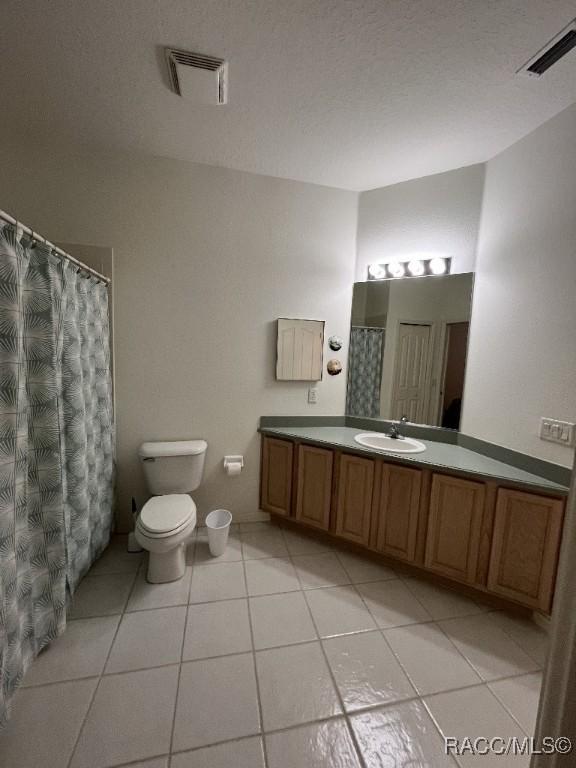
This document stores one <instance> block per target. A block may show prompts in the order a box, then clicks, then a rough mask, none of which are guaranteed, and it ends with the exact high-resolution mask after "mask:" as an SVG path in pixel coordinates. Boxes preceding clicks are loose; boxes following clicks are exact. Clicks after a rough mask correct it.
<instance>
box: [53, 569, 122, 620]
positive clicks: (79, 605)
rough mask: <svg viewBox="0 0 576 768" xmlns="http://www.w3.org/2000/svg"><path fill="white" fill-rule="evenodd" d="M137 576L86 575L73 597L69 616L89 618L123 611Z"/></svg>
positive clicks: (72, 617)
mask: <svg viewBox="0 0 576 768" xmlns="http://www.w3.org/2000/svg"><path fill="white" fill-rule="evenodd" d="M135 578H136V574H135V573H119V574H109V575H104V576H90V575H88V576H86V577H85V578H84V579H83V580H82V581H81V582H80V586H79V587H78V589H77V590H76V592H75V594H74V597H73V598H72V607H71V610H70V611H69V612H68V618H69V619H87V618H90V617H92V616H114V615H116V614H118V613H122V611H123V610H124V607H125V606H126V600H127V599H128V595H129V594H130V590H131V589H132V585H133V584H134V579H135Z"/></svg>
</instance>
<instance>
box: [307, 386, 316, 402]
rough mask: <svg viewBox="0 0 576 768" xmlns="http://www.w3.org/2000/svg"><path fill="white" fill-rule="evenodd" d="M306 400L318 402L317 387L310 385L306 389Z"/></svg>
mask: <svg viewBox="0 0 576 768" xmlns="http://www.w3.org/2000/svg"><path fill="white" fill-rule="evenodd" d="M308 402H309V403H312V404H314V405H315V404H316V403H317V402H318V389H317V388H316V387H310V388H309V390H308Z"/></svg>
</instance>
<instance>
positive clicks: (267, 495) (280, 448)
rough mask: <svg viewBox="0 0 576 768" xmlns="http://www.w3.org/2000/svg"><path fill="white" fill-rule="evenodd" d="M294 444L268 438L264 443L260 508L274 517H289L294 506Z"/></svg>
mask: <svg viewBox="0 0 576 768" xmlns="http://www.w3.org/2000/svg"><path fill="white" fill-rule="evenodd" d="M293 454H294V444H293V443H291V442H290V441H289V440H277V439H276V438H274V437H267V438H266V439H265V440H264V441H263V442H262V471H261V477H260V507H261V508H262V509H264V510H265V511H266V512H271V513H272V514H273V515H283V516H284V517H287V516H288V515H289V514H290V511H291V505H292V463H293Z"/></svg>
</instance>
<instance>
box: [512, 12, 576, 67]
mask: <svg viewBox="0 0 576 768" xmlns="http://www.w3.org/2000/svg"><path fill="white" fill-rule="evenodd" d="M574 47H576V19H575V20H574V21H572V22H571V23H570V24H568V26H567V27H564V29H563V30H562V31H561V32H560V33H559V34H557V35H556V37H554V38H553V39H552V40H550V42H549V43H548V44H547V45H545V46H544V48H541V49H540V50H539V51H538V53H537V54H536V55H535V56H533V57H532V58H531V59H530V60H529V61H527V62H526V64H524V66H523V67H521V68H520V69H519V70H518V74H524V75H530V76H531V77H541V76H542V75H543V74H544V72H546V71H547V70H548V69H550V67H552V66H553V65H554V64H556V63H557V62H558V61H560V59H562V58H564V56H566V54H567V53H569V52H570V51H571V50H572V49H573V48H574Z"/></svg>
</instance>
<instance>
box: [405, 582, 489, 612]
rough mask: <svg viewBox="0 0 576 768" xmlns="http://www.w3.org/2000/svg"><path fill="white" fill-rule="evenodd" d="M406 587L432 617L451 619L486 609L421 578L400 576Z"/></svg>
mask: <svg viewBox="0 0 576 768" xmlns="http://www.w3.org/2000/svg"><path fill="white" fill-rule="evenodd" d="M402 581H404V583H405V584H406V586H407V587H408V589H409V590H410V591H411V592H413V593H414V595H416V597H417V598H418V600H419V601H420V602H421V603H422V605H423V606H424V608H426V610H427V611H428V613H429V614H430V616H432V618H433V619H436V620H439V619H452V618H456V617H457V616H472V615H474V614H478V613H484V612H485V611H486V609H485V608H484V607H483V606H480V605H478V604H477V603H475V602H474V601H473V600H470V599H468V598H467V597H464V596H463V595H459V594H458V593H457V592H455V591H452V590H450V589H443V588H442V587H437V586H435V585H434V584H431V583H430V582H428V581H424V580H423V579H414V578H410V577H404V576H403V577H402Z"/></svg>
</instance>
